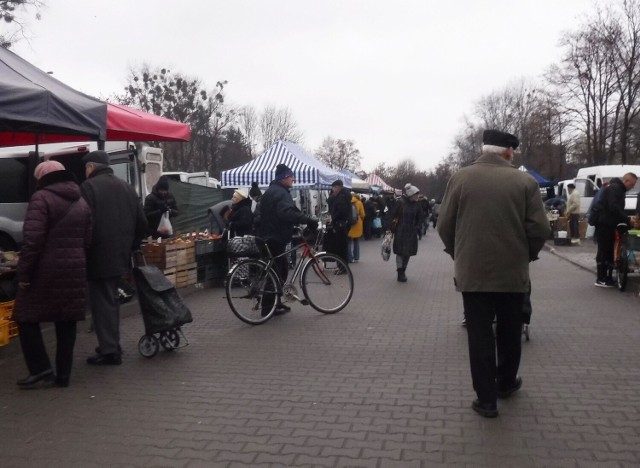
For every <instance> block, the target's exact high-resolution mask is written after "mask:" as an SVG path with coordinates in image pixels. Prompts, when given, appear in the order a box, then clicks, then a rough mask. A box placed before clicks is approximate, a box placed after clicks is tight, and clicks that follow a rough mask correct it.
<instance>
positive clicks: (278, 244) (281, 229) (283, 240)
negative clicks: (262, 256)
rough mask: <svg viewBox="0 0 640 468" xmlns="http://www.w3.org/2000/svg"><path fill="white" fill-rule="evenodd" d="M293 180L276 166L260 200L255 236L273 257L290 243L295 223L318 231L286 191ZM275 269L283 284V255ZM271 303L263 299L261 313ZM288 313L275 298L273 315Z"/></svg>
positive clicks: (283, 167)
mask: <svg viewBox="0 0 640 468" xmlns="http://www.w3.org/2000/svg"><path fill="white" fill-rule="evenodd" d="M294 181H295V177H294V174H293V171H292V170H291V169H290V168H289V167H287V166H286V165H285V164H278V166H277V167H276V173H275V178H274V180H273V181H272V182H271V184H270V185H269V188H268V189H267V191H266V192H264V194H263V195H262V198H261V199H260V225H259V226H258V236H259V237H261V238H262V239H264V240H265V242H266V243H267V245H268V246H269V250H270V251H271V254H272V255H274V256H275V255H280V254H282V253H284V251H285V248H286V246H287V244H288V243H289V242H290V241H291V237H292V236H293V227H294V226H295V225H296V224H306V225H307V226H308V227H309V228H311V229H313V230H316V229H317V228H318V222H317V221H316V220H314V219H312V218H310V217H308V216H306V215H304V214H303V213H302V212H301V211H300V210H299V209H298V208H297V207H296V205H295V203H294V202H293V198H292V197H291V193H289V190H290V189H291V187H292V186H293V182H294ZM276 267H277V269H278V275H279V276H280V279H281V280H282V281H283V282H284V281H286V280H287V275H288V271H289V266H288V263H287V259H286V258H285V256H282V257H280V258H278V259H277V260H276ZM274 300H275V298H274V297H268V296H267V297H264V298H263V300H262V311H263V313H268V312H269V311H270V310H271V307H273V301H274ZM289 310H291V309H290V307H288V306H286V305H284V304H282V303H281V302H280V298H279V297H278V305H277V308H276V314H284V313H286V312H288V311H289Z"/></svg>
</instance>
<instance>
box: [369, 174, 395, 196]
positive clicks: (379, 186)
mask: <svg viewBox="0 0 640 468" xmlns="http://www.w3.org/2000/svg"><path fill="white" fill-rule="evenodd" d="M365 180H366V182H368V183H369V185H370V186H371V190H373V191H374V192H390V193H397V192H398V190H396V189H394V188H393V187H392V186H391V185H389V184H387V183H386V182H385V181H384V180H382V178H380V176H379V175H377V174H369V176H368V177H367V178H366V179H365ZM400 193H402V191H401V190H400Z"/></svg>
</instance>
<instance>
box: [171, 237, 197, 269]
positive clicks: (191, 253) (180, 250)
mask: <svg viewBox="0 0 640 468" xmlns="http://www.w3.org/2000/svg"><path fill="white" fill-rule="evenodd" d="M174 246H175V248H176V266H177V267H180V266H182V265H188V264H189V263H193V262H195V261H196V244H195V242H184V243H179V244H174Z"/></svg>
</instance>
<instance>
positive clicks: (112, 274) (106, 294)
mask: <svg viewBox="0 0 640 468" xmlns="http://www.w3.org/2000/svg"><path fill="white" fill-rule="evenodd" d="M82 162H84V164H85V174H86V176H87V180H85V181H84V182H83V183H82V185H81V186H80V189H81V191H82V196H83V197H84V199H85V200H86V201H87V203H88V204H89V207H90V208H91V214H92V219H93V234H92V239H91V245H90V247H89V253H88V255H87V278H88V279H89V301H90V304H91V316H92V318H93V323H94V326H95V330H96V336H97V337H98V348H97V350H96V354H95V355H94V356H91V357H89V358H88V359H87V363H88V364H92V365H119V364H121V363H122V357H121V351H120V303H119V302H118V292H117V288H118V282H119V281H120V278H121V277H122V275H124V274H125V273H127V272H128V271H129V269H130V265H131V252H132V251H133V250H135V249H137V248H139V246H140V241H141V240H142V239H143V238H144V236H145V233H146V231H147V220H146V217H145V215H144V212H143V211H142V205H141V204H140V200H139V199H138V195H137V194H136V192H135V190H134V189H133V187H131V186H130V185H129V184H127V183H126V182H125V181H123V180H121V179H119V178H118V177H116V176H115V175H114V173H113V169H111V168H110V167H109V155H108V154H107V153H106V152H104V151H92V152H91V153H89V154H87V155H86V156H85V157H84V158H82Z"/></svg>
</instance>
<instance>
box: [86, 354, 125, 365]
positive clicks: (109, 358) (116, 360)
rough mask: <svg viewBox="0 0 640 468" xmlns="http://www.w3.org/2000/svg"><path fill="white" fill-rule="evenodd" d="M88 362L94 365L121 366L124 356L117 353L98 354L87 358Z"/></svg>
mask: <svg viewBox="0 0 640 468" xmlns="http://www.w3.org/2000/svg"><path fill="white" fill-rule="evenodd" d="M87 364H91V365H92V366H119V365H120V364H122V357H121V356H120V355H119V354H117V353H112V354H96V355H94V356H91V357H88V358H87Z"/></svg>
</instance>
